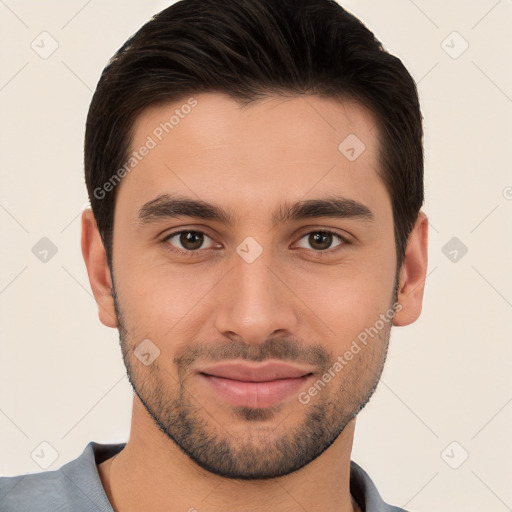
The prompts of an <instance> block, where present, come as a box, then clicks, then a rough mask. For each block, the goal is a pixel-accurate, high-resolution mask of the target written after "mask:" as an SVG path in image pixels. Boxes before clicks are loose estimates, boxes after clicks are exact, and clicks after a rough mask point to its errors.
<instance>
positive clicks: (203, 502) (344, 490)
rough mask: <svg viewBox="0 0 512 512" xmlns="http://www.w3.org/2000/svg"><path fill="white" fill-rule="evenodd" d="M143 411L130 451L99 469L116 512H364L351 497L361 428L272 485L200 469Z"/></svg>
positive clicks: (136, 418) (138, 412) (136, 417)
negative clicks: (357, 434)
mask: <svg viewBox="0 0 512 512" xmlns="http://www.w3.org/2000/svg"><path fill="white" fill-rule="evenodd" d="M142 408H143V406H142V405H141V404H140V403H139V404H137V401H135V402H134V411H133V418H132V430H131V435H130V440H129V441H128V442H127V444H126V446H125V448H124V449H123V450H122V451H121V452H120V453H118V454H117V455H116V456H115V457H113V458H111V459H109V460H107V461H105V462H103V463H101V464H100V465H99V466H98V470H99V473H100V478H101V480H102V483H103V486H104V488H105V491H106V494H107V496H108V498H109V500H110V502H111V504H112V507H113V509H114V510H115V512H128V511H130V512H142V511H146V510H152V511H154V512H163V511H166V512H169V511H174V510H176V511H188V512H194V511H195V512H221V511H225V510H237V511H240V512H261V511H263V510H269V511H270V510H271V511H272V512H292V511H293V512H295V511H303V510H323V511H326V512H357V511H359V510H360V509H359V507H358V506H357V504H356V502H355V501H354V500H353V499H352V496H351V495H350V453H351V450H352V442H353V437H354V427H355V420H353V421H351V422H350V423H349V424H348V425H347V426H346V428H345V429H344V431H343V432H342V433H341V434H340V436H339V437H338V438H337V439H336V441H335V442H334V443H333V444H332V445H331V446H330V447H329V448H328V449H327V450H326V451H325V452H324V453H323V454H322V455H320V456H319V457H317V458H316V459H315V460H313V461H312V462H310V463H309V464H307V465H306V466H304V467H303V468H301V469H300V470H298V471H295V472H293V473H290V474H289V475H286V476H282V477H279V478H274V479H268V480H233V479H229V478H224V477H221V476H218V475H215V474H213V473H210V472H208V471H206V470H204V469H203V468H201V467H200V466H198V465H197V464H196V463H195V462H193V461H192V460H191V459H190V458H189V457H188V456H187V455H186V454H184V453H183V452H182V451H181V449H180V448H178V447H177V446H176V444H175V443H174V442H173V441H172V440H170V439H169V438H168V437H167V436H165V435H164V434H163V433H162V432H161V431H160V430H158V429H157V427H156V426H155V425H154V424H153V422H152V419H151V418H149V417H148V416H147V414H145V410H142ZM170 507H171V508H170Z"/></svg>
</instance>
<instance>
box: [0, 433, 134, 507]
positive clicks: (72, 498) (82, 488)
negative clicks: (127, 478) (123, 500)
mask: <svg viewBox="0 0 512 512" xmlns="http://www.w3.org/2000/svg"><path fill="white" fill-rule="evenodd" d="M123 446H124V444H118V445H101V444H99V443H95V442H90V443H89V444H88V445H87V446H86V448H85V449H84V451H83V452H82V454H81V455H80V456H79V457H78V458H76V459H74V460H72V461H71V462H68V463H67V464H65V465H64V466H62V467H61V468H59V469H57V470H54V471H43V472H40V473H31V474H26V475H18V476H11V477H1V478H0V510H1V511H2V512H25V511H26V512H48V511H50V510H51V511H59V512H67V511H69V512H71V511H75V510H80V511H81V512H82V511H84V512H88V511H91V512H93V511H94V512H98V511H103V512H107V511H108V512H110V511H111V510H112V508H111V506H110V503H109V502H108V499H107V497H106V495H105V493H104V490H103V487H102V485H101V480H100V478H99V475H98V471H97V467H96V464H97V463H98V462H101V459H103V460H105V459H106V458H109V456H111V455H110V454H112V455H114V454H115V453H117V452H118V451H120V450H121V449H122V448H123Z"/></svg>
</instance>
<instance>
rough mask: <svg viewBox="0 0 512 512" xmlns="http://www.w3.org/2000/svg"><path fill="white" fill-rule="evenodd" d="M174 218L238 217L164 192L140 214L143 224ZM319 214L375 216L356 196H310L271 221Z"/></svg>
mask: <svg viewBox="0 0 512 512" xmlns="http://www.w3.org/2000/svg"><path fill="white" fill-rule="evenodd" d="M175 217H193V218H196V219H204V220H215V221H218V222H220V223H222V224H226V225H228V226H233V225H234V224H235V223H236V221H237V219H238V216H237V215H235V214H234V212H233V211H232V210H229V209H224V208H222V207H220V206H216V205H214V204H211V203H207V202H205V201H202V200H198V199H192V198H189V197H184V196H180V195H177V194H175V195H169V194H161V195H159V196H157V197H156V198H155V199H152V200H151V201H148V202H147V203H145V204H144V205H143V206H142V208H141V209H140V210H139V213H138V221H139V224H140V225H141V226H145V225H148V224H151V223H154V222H158V221H161V220H165V219H170V218H175ZM320 217H332V218H340V219H357V220H363V221H366V222H373V221H374V215H373V213H372V211H371V210H370V209H369V208H368V207H367V206H365V205H364V204H362V203H360V202H358V201H354V200H353V199H348V198H344V197H338V196H329V197H326V198H323V199H307V200H304V201H298V202H295V203H290V202H289V201H286V202H284V203H283V204H281V205H280V206H279V207H278V208H277V209H276V211H275V212H274V213H273V214H272V217H271V220H272V225H273V226H276V225H278V224H282V223H285V222H289V221H297V220H301V219H312V218H320Z"/></svg>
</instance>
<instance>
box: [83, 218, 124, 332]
mask: <svg viewBox="0 0 512 512" xmlns="http://www.w3.org/2000/svg"><path fill="white" fill-rule="evenodd" d="M82 254H83V257H84V261H85V266H86V267H87V274H88V275H89V282H90V283H91V289H92V293H93V294H94V298H95V299H96V303H97V304H98V315H99V317H100V321H101V323H102V324H103V325H106V326H107V327H117V317H116V313H115V308H114V298H113V296H112V292H111V287H112V277H111V275H110V269H109V268H108V264H107V254H106V252H105V248H104V246H103V242H102V240H101V236H100V233H99V231H98V226H97V224H96V219H95V218H94V215H93V213H92V210H91V209H90V208H87V209H85V210H84V211H83V212H82Z"/></svg>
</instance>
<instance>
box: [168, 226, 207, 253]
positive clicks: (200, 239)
mask: <svg viewBox="0 0 512 512" xmlns="http://www.w3.org/2000/svg"><path fill="white" fill-rule="evenodd" d="M206 238H209V239H210V240H211V238H210V237H209V236H208V235H206V234H205V233H202V232H201V231H190V230H189V231H177V232H176V233H171V234H170V235H169V236H167V237H166V238H165V239H164V240H163V241H164V242H166V243H169V244H170V245H172V246H173V248H175V249H176V250H177V251H178V252H180V251H181V252H184V251H188V252H192V251H197V250H199V249H201V246H202V245H203V243H204V241H205V239H206Z"/></svg>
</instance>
